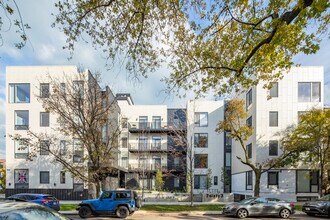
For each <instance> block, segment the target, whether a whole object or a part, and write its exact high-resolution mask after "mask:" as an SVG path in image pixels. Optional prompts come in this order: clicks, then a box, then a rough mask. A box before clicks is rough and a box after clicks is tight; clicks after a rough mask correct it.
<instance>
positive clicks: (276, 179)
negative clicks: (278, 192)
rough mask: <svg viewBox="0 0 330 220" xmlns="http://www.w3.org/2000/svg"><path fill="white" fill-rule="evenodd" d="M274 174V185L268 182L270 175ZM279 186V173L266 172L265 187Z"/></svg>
mask: <svg viewBox="0 0 330 220" xmlns="http://www.w3.org/2000/svg"><path fill="white" fill-rule="evenodd" d="M273 174H275V184H274V183H271V182H270V175H273ZM269 186H277V187H278V186H279V171H268V172H267V187H269Z"/></svg>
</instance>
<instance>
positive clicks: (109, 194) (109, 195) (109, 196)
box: [102, 192, 112, 199]
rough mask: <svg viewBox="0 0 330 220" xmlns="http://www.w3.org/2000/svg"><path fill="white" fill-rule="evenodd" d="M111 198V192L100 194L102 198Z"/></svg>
mask: <svg viewBox="0 0 330 220" xmlns="http://www.w3.org/2000/svg"><path fill="white" fill-rule="evenodd" d="M111 198H112V192H104V193H103V194H102V199H111Z"/></svg>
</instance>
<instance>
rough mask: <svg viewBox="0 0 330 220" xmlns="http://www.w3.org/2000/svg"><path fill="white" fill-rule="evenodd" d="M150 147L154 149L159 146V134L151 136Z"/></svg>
mask: <svg viewBox="0 0 330 220" xmlns="http://www.w3.org/2000/svg"><path fill="white" fill-rule="evenodd" d="M151 147H152V148H155V149H160V148H161V138H160V137H159V136H156V137H155V136H154V137H152V144H151Z"/></svg>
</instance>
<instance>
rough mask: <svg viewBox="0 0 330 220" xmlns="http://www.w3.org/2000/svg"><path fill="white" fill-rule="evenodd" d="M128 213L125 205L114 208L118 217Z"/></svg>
mask: <svg viewBox="0 0 330 220" xmlns="http://www.w3.org/2000/svg"><path fill="white" fill-rule="evenodd" d="M128 215H129V211H128V209H127V207H126V206H119V207H118V208H117V210H116V216H117V217H118V218H126V217H127V216H128Z"/></svg>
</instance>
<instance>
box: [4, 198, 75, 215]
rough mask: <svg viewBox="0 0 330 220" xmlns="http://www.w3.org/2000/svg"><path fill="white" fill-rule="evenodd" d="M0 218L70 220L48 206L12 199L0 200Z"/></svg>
mask: <svg viewBox="0 0 330 220" xmlns="http://www.w3.org/2000/svg"><path fill="white" fill-rule="evenodd" d="M0 219H8V220H9V219H19V220H36V219H47V220H70V218H67V217H65V216H64V215H61V214H60V213H58V212H56V211H54V210H53V209H50V208H48V207H45V206H42V205H39V204H36V203H32V202H19V201H14V200H1V201H0Z"/></svg>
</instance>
